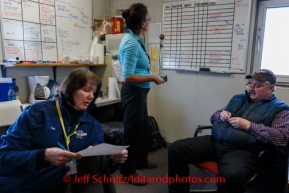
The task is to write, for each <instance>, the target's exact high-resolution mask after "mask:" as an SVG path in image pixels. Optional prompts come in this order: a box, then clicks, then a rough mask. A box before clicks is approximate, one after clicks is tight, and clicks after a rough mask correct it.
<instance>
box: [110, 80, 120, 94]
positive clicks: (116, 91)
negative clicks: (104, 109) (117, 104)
mask: <svg viewBox="0 0 289 193" xmlns="http://www.w3.org/2000/svg"><path fill="white" fill-rule="evenodd" d="M118 97H120V91H119V87H118V84H117V81H116V78H115V77H109V78H108V98H110V99H116V98H118Z"/></svg>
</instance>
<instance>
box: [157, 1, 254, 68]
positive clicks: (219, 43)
mask: <svg viewBox="0 0 289 193" xmlns="http://www.w3.org/2000/svg"><path fill="white" fill-rule="evenodd" d="M250 14H251V0H215V1H213V0H212V1H209V0H208V1H179V2H172V3H165V4H163V34H164V36H165V37H164V40H163V43H162V45H163V48H162V69H174V70H185V71H210V72H220V73H245V72H246V59H247V50H248V43H249V42H248V38H249V27H250Z"/></svg>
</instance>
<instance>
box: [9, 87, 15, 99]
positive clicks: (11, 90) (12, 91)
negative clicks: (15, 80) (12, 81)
mask: <svg viewBox="0 0 289 193" xmlns="http://www.w3.org/2000/svg"><path fill="white" fill-rule="evenodd" d="M13 100H16V92H15V90H14V89H13V86H10V88H9V90H8V101H13Z"/></svg>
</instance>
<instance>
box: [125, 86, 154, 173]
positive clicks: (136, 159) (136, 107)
mask: <svg viewBox="0 0 289 193" xmlns="http://www.w3.org/2000/svg"><path fill="white" fill-rule="evenodd" d="M148 92H149V89H145V88H140V87H138V86H134V85H132V84H128V83H123V84H122V89H121V104H122V107H123V122H124V134H123V140H122V144H123V145H130V146H129V147H128V149H127V150H128V159H127V160H126V162H125V163H124V164H123V165H122V167H121V169H120V173H121V174H122V175H131V174H134V173H135V172H136V171H135V170H136V165H137V166H143V165H145V164H146V162H147V156H148V152H149V142H150V134H149V122H148V112H147V107H146V97H147V94H148Z"/></svg>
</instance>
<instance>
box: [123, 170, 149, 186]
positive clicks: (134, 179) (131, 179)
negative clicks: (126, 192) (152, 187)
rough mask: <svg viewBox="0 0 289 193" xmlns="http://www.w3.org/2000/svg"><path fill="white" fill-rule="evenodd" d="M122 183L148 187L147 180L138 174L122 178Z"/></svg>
mask: <svg viewBox="0 0 289 193" xmlns="http://www.w3.org/2000/svg"><path fill="white" fill-rule="evenodd" d="M122 182H124V183H129V184H132V185H135V186H144V185H147V180H146V179H145V178H144V177H143V176H142V175H140V174H138V173H134V174H131V175H129V176H122Z"/></svg>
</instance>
